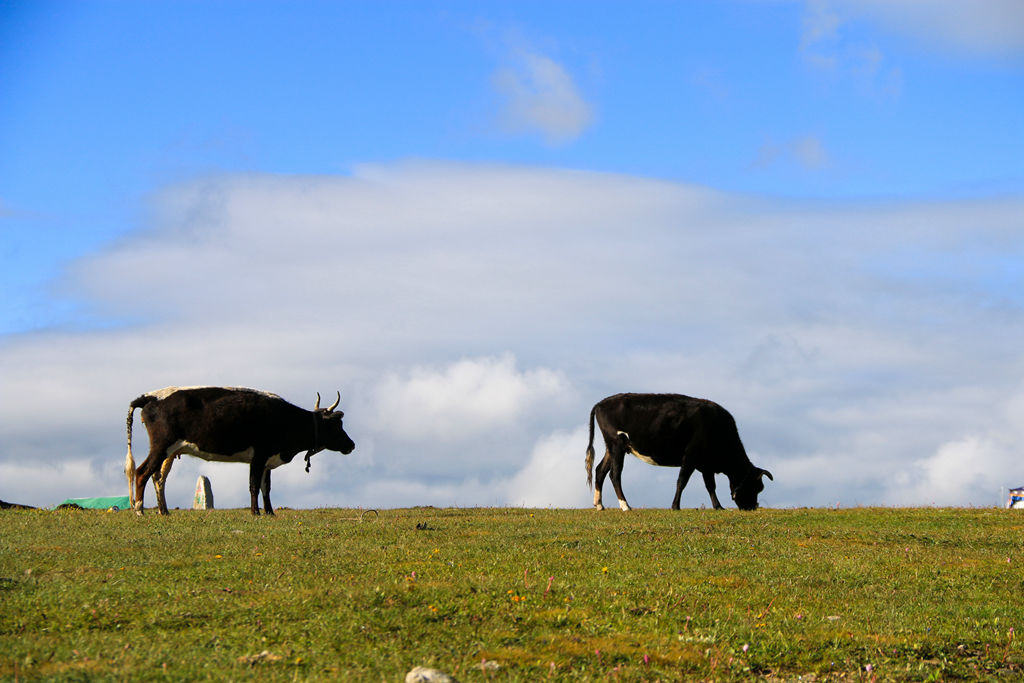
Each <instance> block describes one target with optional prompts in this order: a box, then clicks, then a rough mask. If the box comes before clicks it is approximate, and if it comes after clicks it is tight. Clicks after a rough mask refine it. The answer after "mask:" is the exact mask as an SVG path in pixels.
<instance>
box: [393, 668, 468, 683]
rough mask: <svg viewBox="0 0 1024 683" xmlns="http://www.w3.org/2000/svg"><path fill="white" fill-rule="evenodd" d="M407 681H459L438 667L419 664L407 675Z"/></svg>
mask: <svg viewBox="0 0 1024 683" xmlns="http://www.w3.org/2000/svg"><path fill="white" fill-rule="evenodd" d="M405 683H459V682H458V681H456V680H455V678H454V677H452V676H450V675H448V674H446V673H445V672H443V671H439V670H437V669H428V668H427V667H425V666H417V667H416V668H415V669H413V670H412V671H410V672H409V673H407V674H406V675H405Z"/></svg>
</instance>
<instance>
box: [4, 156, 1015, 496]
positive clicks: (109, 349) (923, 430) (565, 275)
mask: <svg viewBox="0 0 1024 683" xmlns="http://www.w3.org/2000/svg"><path fill="white" fill-rule="evenodd" d="M155 205H156V206H157V207H158V208H157V209H155V214H156V219H155V225H154V227H153V228H152V229H151V230H148V231H146V232H140V233H136V234H134V235H132V236H131V237H130V238H128V239H125V240H122V241H120V242H118V243H116V244H113V245H111V246H110V247H108V248H105V249H102V250H99V251H97V252H95V253H93V254H90V255H88V256H86V257H84V258H82V259H80V260H79V261H78V262H77V263H76V264H75V266H74V267H73V268H72V269H71V270H70V272H69V274H68V275H67V280H66V281H65V282H64V283H63V287H64V289H65V290H66V291H67V292H69V293H74V296H76V297H78V298H80V299H81V300H82V301H83V302H84V303H86V304H88V305H89V306H90V307H92V308H93V309H94V310H95V311H96V312H97V313H98V314H102V315H103V316H105V317H107V318H110V319H114V320H120V321H123V322H122V323H121V324H119V325H116V326H113V327H111V328H109V329H101V330H84V331H75V330H52V331H49V332H45V333H36V334H28V335H24V336H14V337H9V338H7V339H6V340H5V342H4V346H3V353H2V354H0V374H2V375H3V376H4V378H5V382H4V385H5V388H4V391H3V400H2V403H0V412H2V414H3V415H4V419H3V421H2V423H0V440H2V442H3V443H4V444H5V445H6V448H5V453H8V454H9V453H12V452H16V453H17V454H18V455H17V457H11V456H10V455H5V457H4V459H3V460H2V461H0V480H3V481H6V482H14V481H17V482H18V484H17V490H16V491H15V496H16V497H19V498H21V499H22V500H23V502H28V503H35V504H44V503H48V502H53V498H54V497H55V493H54V492H55V491H57V490H61V491H67V492H68V495H70V494H71V493H72V490H74V491H73V492H76V493H82V494H85V493H90V492H95V491H103V492H109V491H117V490H119V489H120V488H122V487H123V486H122V482H123V474H122V473H121V471H120V468H121V465H122V462H121V460H122V458H121V457H120V453H121V452H122V451H123V441H124V434H123V431H122V430H123V419H122V418H123V415H124V413H125V412H126V410H127V405H128V402H129V401H130V400H131V399H132V398H134V397H135V396H137V395H138V394H140V393H143V392H145V391H148V390H152V389H156V388H160V387H163V386H167V385H174V384H178V385H191V384H222V385H252V386H255V387H258V388H263V389H267V390H271V391H275V392H277V393H279V394H282V395H283V396H285V397H286V398H288V399H290V400H292V401H293V402H295V403H298V404H300V405H306V404H311V403H312V398H313V393H314V392H315V391H320V392H321V393H324V392H327V393H330V392H332V391H333V390H334V389H336V388H337V389H340V390H341V392H342V396H343V403H342V408H343V409H344V410H345V411H346V425H347V429H348V431H349V433H350V435H352V436H353V438H354V439H355V441H356V444H357V449H356V451H355V453H354V454H352V455H351V456H348V457H342V456H338V455H336V454H335V455H331V454H321V455H318V456H317V457H316V458H315V459H314V461H313V470H312V472H311V473H310V474H309V475H307V474H305V473H304V472H303V471H302V468H301V467H288V468H284V470H283V471H282V472H281V476H279V477H278V479H277V482H278V483H276V484H275V495H276V496H279V497H280V499H281V503H280V504H281V505H291V506H309V505H362V506H404V505H417V504H432V505H450V504H459V505H494V504H528V505H542V506H543V505H550V506H557V507H562V506H583V505H586V504H587V503H588V500H589V498H588V492H587V490H586V486H585V483H584V482H585V478H584V473H583V452H584V450H585V448H586V436H585V425H586V419H587V415H588V414H589V408H590V407H591V405H592V404H593V403H594V402H596V401H597V400H599V399H600V398H602V397H603V396H605V395H608V394H610V393H616V392H618V391H623V390H629V391H670V392H680V393H689V394H694V395H698V396H705V397H709V398H712V399H714V400H717V401H718V402H720V403H722V404H723V405H725V406H726V407H727V408H728V409H730V410H731V411H732V412H733V414H734V415H735V416H736V418H737V421H738V423H739V426H740V430H741V436H742V437H743V438H744V441H745V443H746V446H747V448H748V451H749V452H750V455H751V459H752V460H753V461H754V462H755V463H757V464H758V465H760V466H763V467H766V468H768V469H770V470H771V471H772V472H773V473H774V474H775V482H774V483H773V484H772V485H770V486H769V487H768V489H767V491H766V492H765V494H763V497H764V503H765V504H767V505H776V506H792V505H826V504H834V503H836V502H842V503H850V504H853V503H860V504H919V503H920V504H931V503H935V504H991V503H993V502H995V499H996V498H997V496H998V492H999V487H1000V486H1002V485H1005V484H1008V483H1013V482H1009V481H1007V480H1006V477H1007V474H1008V473H1012V472H1013V467H1012V466H1013V465H1014V463H1015V462H1016V460H1017V453H1016V447H1015V444H1016V443H1017V442H1018V441H1019V437H1020V436H1021V434H1020V432H1021V429H1022V428H1021V425H1022V424H1024V420H1021V418H1022V417H1024V414H1022V412H1021V411H1022V410H1024V385H1022V383H1021V380H1020V374H1019V369H1020V367H1021V363H1022V361H1024V354H1022V352H1021V351H1020V349H1019V346H1018V345H1017V344H1014V343H1012V340H1014V339H1019V338H1020V335H1021V332H1022V329H1021V327H1022V323H1024V318H1022V317H1021V315H1020V312H1019V311H1020V306H1021V304H1022V301H1021V295H1020V294H1019V293H1020V292H1024V288H1021V287H1019V286H1015V287H1009V288H1008V287H1005V286H1004V285H1005V284H1006V283H1005V282H1004V280H1005V279H1006V278H1015V279H1016V280H1015V282H1014V283H1013V284H1014V285H1021V284H1024V283H1021V282H1019V276H1020V273H1019V271H1018V270H1016V268H1015V266H1013V265H1012V264H1013V263H1018V262H1020V259H1021V258H1022V257H1024V253H1022V251H1024V235H1022V234H1021V232H1020V230H1019V217H1020V216H1021V215H1024V201H1021V200H1009V199H1004V200H992V201H971V202H950V203H920V204H915V203H907V204H884V205H878V206H870V207H869V206H863V205H862V206H860V207H858V208H857V209H856V210H852V211H851V210H849V209H846V208H842V207H837V208H834V207H822V206H820V205H818V204H810V205H802V204H800V203H795V202H792V201H786V202H776V201H771V200H765V199H751V198H746V197H742V196H735V195H728V194H724V193H720V192H715V191H711V190H708V189H706V188H699V187H693V186H688V185H683V184H679V183H671V182H664V181H656V180H641V179H637V178H634V177H628V176H617V175H609V174H599V173H585V172H578V171H556V170H551V169H544V168H533V167H520V166H501V165H480V164H459V163H434V162H426V161H423V162H415V163H401V164H385V165H368V166H365V167H363V168H361V169H359V171H358V172H356V173H355V174H353V175H352V176H348V177H342V176H335V177H328V176H307V177H283V176H272V175H257V174H246V175H226V176H218V177H208V178H203V179H198V180H193V181H189V182H186V183H183V184H181V185H177V186H174V187H170V188H167V189H166V190H164V191H163V192H162V193H161V195H160V196H159V197H158V198H157V201H156V202H155ZM496 207H500V210H498V209H497V208H496ZM965 251H970V252H973V253H974V254H975V255H976V257H977V262H979V263H985V264H987V265H986V267H985V268H984V269H977V268H973V267H971V266H970V265H969V264H966V265H964V264H962V263H961V260H960V255H962V254H963V253H964V252H965ZM999 262H1002V263H1004V264H1005V268H1004V270H1003V271H1001V272H1000V271H998V270H994V269H993V267H992V264H995V263H999ZM1012 292H1016V293H1017V294H1012ZM48 407H52V411H51V410H50V409H48ZM307 407H308V406H307ZM54 413H57V414H59V415H60V417H59V419H55V418H54ZM143 434H144V431H143V430H136V439H137V440H138V439H142V440H143V441H144V439H145V437H144V436H142V435H143ZM12 446H14V448H12ZM136 448H137V449H139V450H140V452H144V448H140V447H139V446H136ZM40 463H46V465H45V467H40ZM195 472H214V473H215V474H214V481H215V487H216V488H215V490H216V495H217V500H218V501H222V502H221V503H220V504H228V505H244V502H245V501H246V500H247V491H246V484H245V479H246V477H245V472H244V468H242V467H238V466H231V465H210V464H206V463H201V462H200V461H196V460H192V461H189V459H187V458H186V459H184V462H182V463H181V464H180V465H178V466H177V467H176V469H175V470H174V472H173V473H172V476H171V482H170V488H169V495H170V499H171V501H172V504H175V503H176V504H179V505H181V504H184V503H186V502H187V499H188V495H189V492H190V490H191V487H192V486H193V485H194V481H195V478H194V476H192V475H194V474H195ZM674 480H675V473H674V472H671V471H669V470H662V469H659V468H652V467H649V466H646V465H643V464H641V463H639V462H630V464H629V465H628V466H627V471H626V473H625V486H626V487H627V493H628V495H630V497H631V499H634V498H635V499H636V502H637V504H638V505H647V506H665V505H667V502H668V501H669V500H670V495H671V493H672V489H673V486H672V485H673V483H674ZM5 495H11V494H9V493H8V494H5ZM57 497H59V496H57ZM705 497H706V493H705V492H704V491H703V489H702V487H699V486H691V487H688V490H687V491H686V492H685V493H684V503H686V504H688V505H691V506H699V505H702V504H706V503H707V501H706V500H704V499H705Z"/></svg>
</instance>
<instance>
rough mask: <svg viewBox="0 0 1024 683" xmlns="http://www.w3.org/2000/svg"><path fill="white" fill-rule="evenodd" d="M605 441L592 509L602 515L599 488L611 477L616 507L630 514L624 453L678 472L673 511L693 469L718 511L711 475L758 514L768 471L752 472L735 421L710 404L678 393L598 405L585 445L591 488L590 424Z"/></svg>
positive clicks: (738, 502) (610, 399) (631, 396)
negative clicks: (717, 476)
mask: <svg viewBox="0 0 1024 683" xmlns="http://www.w3.org/2000/svg"><path fill="white" fill-rule="evenodd" d="M595 419H596V420H597V425H598V427H600V429H601V435H602V436H604V443H605V447H606V450H605V455H604V459H603V460H601V462H600V464H598V466H597V483H596V486H595V487H594V507H595V508H597V509H598V510H603V509H604V505H602V503H601V487H602V485H603V484H604V478H605V475H608V474H610V475H611V480H612V486H614V487H615V493H616V495H617V496H618V498H619V507H620V508H622V509H623V510H629V509H630V507H629V503H627V502H626V497H625V496H624V495H623V493H622V464H623V460H624V459H625V456H626V453H631V454H633V455H635V456H636V457H637V458H639V459H640V460H643V461H644V462H646V463H648V464H650V465H660V466H662V467H678V468H679V479H678V480H677V481H676V495H675V498H673V499H672V509H673V510H678V509H679V498H680V496H681V495H682V493H683V488H684V487H685V486H686V482H687V481H689V479H690V475H691V474H693V472H694V470H699V471H700V473H701V474H703V475H704V485H705V486H706V487H707V489H708V493H710V494H711V503H712V505H714V507H715V509H716V510H721V509H722V504H721V503H719V502H718V496H717V495H715V474H716V473H721V474H725V476H727V477H728V478H729V488H730V490H731V493H732V499H733V500H734V501H735V502H736V505H737V507H739V508H740V509H742V510H756V509H757V494H759V493H760V492H761V491H762V490H764V482H763V481H762V477H763V476H767V477H768V478H769V479H772V475H771V473H770V472H768V470H763V469H761V468H760V467H755V466H754V465H753V464H751V462H750V460H749V459H748V458H747V453H746V451H745V450H744V449H743V443H742V442H741V441H740V435H739V432H738V431H737V429H736V421H735V420H734V419H733V417H732V415H730V414H729V412H728V411H727V410H726V409H725V408H723V407H722V406H720V405H718V404H717V403H714V402H712V401H707V400H704V399H699V398H691V397H689V396H682V395H680V394H616V395H615V396H609V397H608V398H605V399H603V400H601V401H600V402H598V403H597V405H595V406H594V408H593V410H591V411H590V444H589V445H588V446H587V460H586V470H587V485H588V486H591V485H592V481H593V479H592V476H593V466H594V420H595Z"/></svg>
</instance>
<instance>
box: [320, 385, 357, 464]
mask: <svg viewBox="0 0 1024 683" xmlns="http://www.w3.org/2000/svg"><path fill="white" fill-rule="evenodd" d="M339 403H341V392H340V391H339V392H338V398H337V399H336V400H335V401H334V403H332V404H331V407H329V408H321V407H320V394H319V393H317V395H316V405H314V406H313V415H314V419H315V420H316V426H317V446H318V447H319V448H327V449H330V450H332V451H338V452H339V453H342V454H344V455H348V454H349V453H351V452H352V451H353V450H355V447H356V444H355V442H354V441H352V439H350V438H349V436H348V434H346V433H345V429H344V428H343V427H342V426H341V419H342V418H343V417H345V413H343V412H341V411H340V410H339V411H338V412H334V409H335V408H337V407H338V404H339Z"/></svg>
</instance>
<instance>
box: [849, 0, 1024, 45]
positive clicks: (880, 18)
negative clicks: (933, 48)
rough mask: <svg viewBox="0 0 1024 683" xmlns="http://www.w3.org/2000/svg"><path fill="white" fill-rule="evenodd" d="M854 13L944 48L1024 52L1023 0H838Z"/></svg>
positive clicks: (850, 14)
mask: <svg viewBox="0 0 1024 683" xmlns="http://www.w3.org/2000/svg"><path fill="white" fill-rule="evenodd" d="M834 4H835V6H836V7H837V8H841V11H842V12H844V13H845V14H846V15H847V16H849V17H851V18H860V19H867V20H871V21H875V22H878V23H879V24H881V25H883V26H885V27H886V28H888V29H889V30H892V31H896V32H899V33H902V34H905V35H908V36H912V37H914V38H919V39H922V40H925V41H928V42H930V43H933V44H935V45H937V46H939V47H942V48H945V49H952V50H956V51H960V52H967V53H972V54H979V55H1006V54H1017V55H1019V54H1021V53H1022V52H1024V4H1022V3H1021V2H1019V0H972V2H961V1H960V0H929V1H928V2H922V0H836V2H835V3H834Z"/></svg>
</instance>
